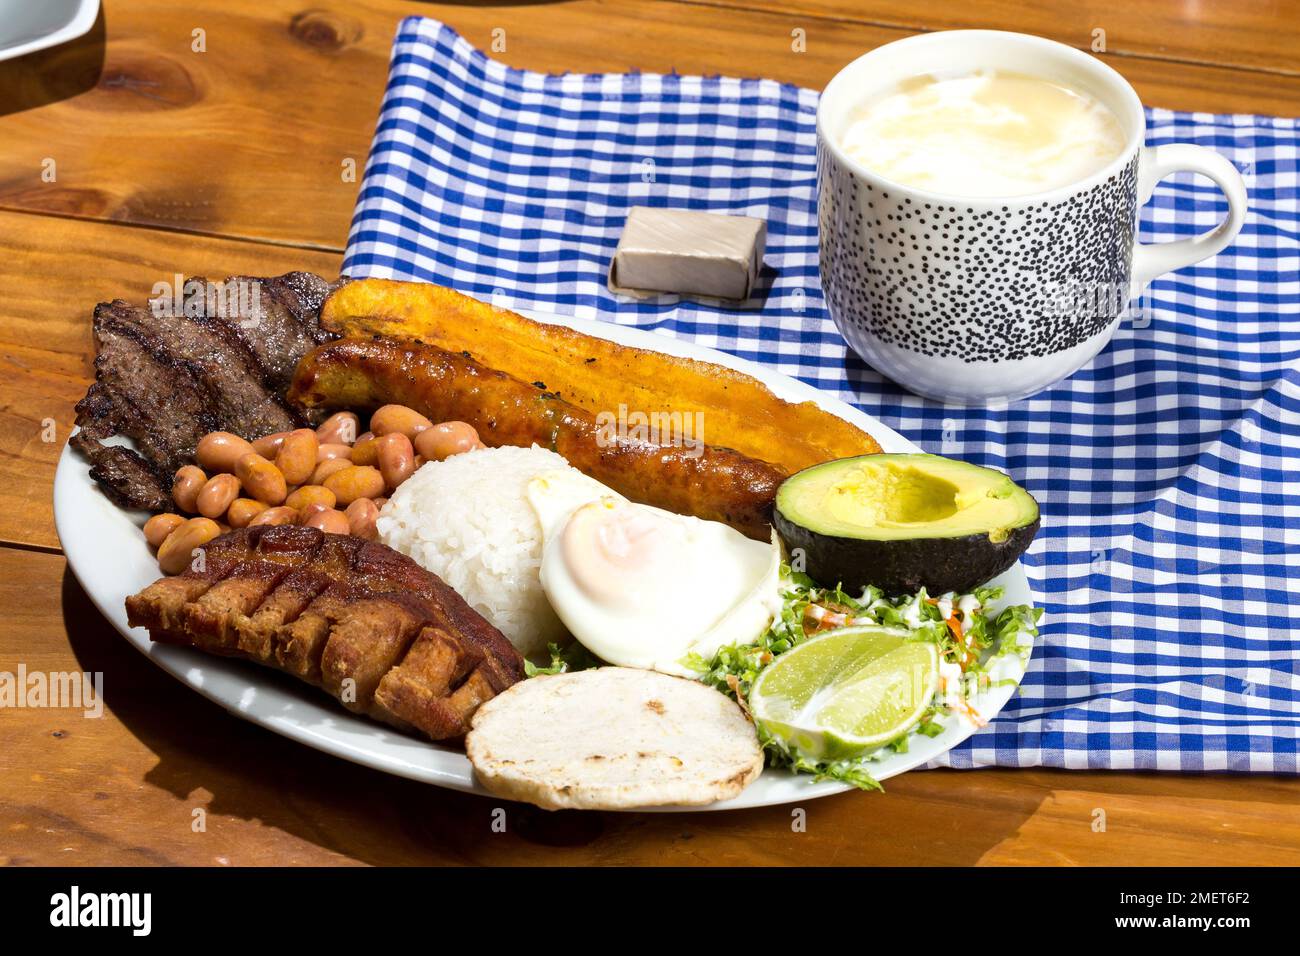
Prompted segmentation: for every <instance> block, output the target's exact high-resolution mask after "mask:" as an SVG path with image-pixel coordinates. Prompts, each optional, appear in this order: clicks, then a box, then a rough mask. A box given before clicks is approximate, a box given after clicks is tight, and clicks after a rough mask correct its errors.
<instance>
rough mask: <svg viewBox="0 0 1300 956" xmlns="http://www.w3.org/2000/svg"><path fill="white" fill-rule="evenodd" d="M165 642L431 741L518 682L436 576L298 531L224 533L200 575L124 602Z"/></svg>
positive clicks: (484, 631)
mask: <svg viewBox="0 0 1300 956" xmlns="http://www.w3.org/2000/svg"><path fill="white" fill-rule="evenodd" d="M126 610H127V617H128V619H129V621H130V623H131V625H132V626H133V627H135V626H140V627H145V628H148V630H149V636H150V637H151V638H152V639H153V640H155V641H160V642H163V643H168V644H181V645H185V646H189V647H196V648H199V649H200V650H204V651H208V652H210V653H213V654H222V655H226V656H230V657H241V658H245V659H248V660H253V661H257V662H258V663H260V664H266V665H268V666H270V667H276V668H279V669H280V670H284V671H287V672H288V673H290V674H293V675H294V676H296V677H298V678H301V679H302V680H305V681H307V682H308V683H309V684H314V685H315V686H317V687H320V688H321V689H322V690H325V691H327V692H328V693H330V694H332V695H333V696H334V697H335V698H336V699H338V700H339V701H340V702H341V703H342V704H343V705H344V706H345V707H347V708H348V709H349V710H352V711H355V712H356V713H360V714H366V715H368V716H370V717H373V718H375V719H376V720H382V721H384V722H385V723H388V724H392V725H393V726H395V727H399V728H401V729H403V730H414V731H418V732H419V733H422V734H424V735H425V736H427V737H430V738H432V739H434V740H443V739H446V738H450V737H459V736H461V735H462V734H464V733H465V732H466V731H467V730H468V729H469V718H470V717H471V716H472V715H473V713H474V711H475V709H477V707H478V705H479V704H481V703H483V702H484V701H486V700H489V699H491V698H492V697H494V696H496V695H497V694H498V693H500V692H501V691H503V690H505V689H506V688H507V687H509V686H510V685H511V684H514V683H516V682H517V681H520V680H522V679H523V677H524V666H523V659H522V658H521V657H520V656H519V652H518V651H516V650H515V648H514V647H513V646H512V645H511V644H510V642H509V641H508V640H507V639H506V638H505V636H504V635H503V634H501V632H500V631H498V630H497V629H496V628H495V627H493V626H492V625H491V624H489V623H488V622H487V621H486V620H484V619H483V618H482V617H481V616H480V615H479V614H478V613H477V612H475V611H474V610H473V609H472V608H471V607H470V606H469V605H468V604H466V603H465V601H464V600H463V599H462V598H461V597H460V596H459V595H458V594H456V592H455V591H453V590H452V589H451V588H450V587H448V586H447V585H446V584H444V583H443V582H442V581H441V580H440V579H439V578H438V577H437V576H435V575H433V574H430V573H429V572H428V571H425V570H424V569H423V568H421V567H420V566H419V565H417V564H416V563H415V562H414V561H412V560H411V559H409V558H407V557H406V556H404V555H402V554H399V553H397V552H396V551H394V550H392V549H391V548H388V547H385V546H384V545H382V544H377V543H374V542H367V541H364V540H362V539H361V538H355V537H351V536H348V535H339V534H325V533H323V532H321V531H318V530H316V529H314V528H307V527H300V526H295V525H281V526H262V527H254V528H242V529H240V530H238V531H231V532H229V533H227V534H224V535H222V536H221V537H219V538H216V539H215V540H213V541H212V542H211V543H210V544H208V545H207V546H206V548H205V553H204V565H203V570H202V571H194V570H192V569H191V570H189V571H186V572H185V574H183V575H181V576H180V577H167V578H162V579H160V580H158V581H155V582H154V583H153V584H151V585H149V587H147V588H145V589H144V590H143V591H141V592H140V593H139V594H135V595H132V596H131V597H128V598H127V599H126Z"/></svg>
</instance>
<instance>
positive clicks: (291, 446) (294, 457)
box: [275, 428, 320, 485]
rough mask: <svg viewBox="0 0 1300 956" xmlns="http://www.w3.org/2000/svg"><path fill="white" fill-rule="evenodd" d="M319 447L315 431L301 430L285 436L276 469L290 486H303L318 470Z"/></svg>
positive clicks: (277, 458)
mask: <svg viewBox="0 0 1300 956" xmlns="http://www.w3.org/2000/svg"><path fill="white" fill-rule="evenodd" d="M319 447H320V443H319V442H317V441H316V432H315V431H314V430H312V429H310V428H299V429H297V430H295V431H291V432H289V434H287V435H285V436H284V441H283V442H281V443H280V450H279V451H278V452H276V453H275V467H276V468H278V469H280V474H282V475H284V480H285V481H287V482H288V483H289V484H291V485H301V484H302V483H303V482H304V481H306V480H307V479H308V478H310V477H311V473H312V472H313V471H315V470H316V450H317V448H319Z"/></svg>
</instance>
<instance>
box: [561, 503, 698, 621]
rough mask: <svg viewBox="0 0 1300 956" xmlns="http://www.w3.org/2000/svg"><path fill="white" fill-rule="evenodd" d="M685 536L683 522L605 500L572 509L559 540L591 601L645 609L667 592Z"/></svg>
mask: <svg viewBox="0 0 1300 956" xmlns="http://www.w3.org/2000/svg"><path fill="white" fill-rule="evenodd" d="M685 537H686V535H685V530H684V529H683V528H682V527H681V525H679V524H677V523H675V522H673V521H670V520H666V519H665V518H664V517H663V516H661V515H659V514H657V513H655V512H654V511H651V510H648V509H643V508H638V507H637V506H635V505H629V504H627V503H626V502H618V501H615V500H613V499H610V498H603V499H601V500H600V501H593V502H591V503H590V504H586V505H583V506H582V507H580V508H578V509H577V510H576V511H574V512H573V514H572V515H571V516H570V517H569V520H568V523H567V524H566V525H565V528H564V532H563V536H562V538H561V543H560V544H561V553H562V554H563V560H564V564H565V567H566V568H567V570H568V572H569V576H570V578H571V579H572V580H573V581H574V583H576V584H577V585H578V587H579V588H581V589H582V591H583V592H584V593H585V594H586V595H587V596H588V597H589V598H591V600H593V601H596V602H598V603H600V604H602V605H605V606H607V607H621V608H632V607H637V608H640V607H649V606H653V605H654V604H656V603H657V602H658V601H659V600H660V599H661V598H662V596H663V593H664V592H665V591H666V590H668V588H669V586H670V582H671V578H672V576H673V575H672V572H673V554H674V552H675V551H679V549H680V548H681V547H682V546H683V545H685V543H686V541H685Z"/></svg>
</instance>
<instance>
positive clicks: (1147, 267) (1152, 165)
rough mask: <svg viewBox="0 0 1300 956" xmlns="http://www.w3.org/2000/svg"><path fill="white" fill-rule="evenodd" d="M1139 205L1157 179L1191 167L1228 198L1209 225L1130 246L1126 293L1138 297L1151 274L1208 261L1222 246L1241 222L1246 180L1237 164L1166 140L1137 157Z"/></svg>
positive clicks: (1234, 232) (1144, 200) (1211, 152)
mask: <svg viewBox="0 0 1300 956" xmlns="http://www.w3.org/2000/svg"><path fill="white" fill-rule="evenodd" d="M1138 170H1139V173H1138V206H1139V207H1141V206H1144V205H1146V203H1147V200H1149V199H1150V198H1151V194H1152V193H1153V192H1155V188H1156V183H1158V182H1160V180H1162V179H1164V178H1165V177H1166V176H1169V175H1172V174H1173V173H1177V172H1184V171H1190V172H1194V173H1200V174H1201V175H1203V176H1207V177H1209V179H1210V180H1212V181H1213V182H1214V185H1216V186H1218V187H1219V189H1221V190H1222V191H1223V195H1224V196H1225V197H1227V200H1228V217H1227V218H1226V219H1224V220H1223V222H1221V223H1219V224H1218V225H1217V226H1215V227H1214V228H1213V229H1210V230H1209V231H1207V232H1203V233H1201V234H1200V235H1199V236H1193V237H1192V238H1191V239H1177V240H1174V241H1172V242H1143V243H1138V244H1137V245H1135V246H1134V248H1133V279H1132V283H1131V286H1130V297H1131V298H1137V297H1138V296H1139V295H1141V294H1142V292H1143V290H1144V289H1146V287H1147V284H1148V283H1150V281H1151V280H1152V279H1154V278H1155V277H1156V276H1161V275H1164V274H1165V273H1166V272H1173V271H1174V270H1175V269H1181V268H1183V267H1184V266H1190V265H1192V263H1195V262H1200V261H1201V260H1202V259H1208V258H1209V257H1210V256H1212V255H1215V254H1216V253H1218V252H1219V251H1221V250H1222V249H1223V248H1224V247H1225V246H1227V245H1228V244H1229V243H1230V242H1232V240H1233V239H1236V238H1237V233H1239V232H1241V226H1242V223H1244V222H1245V221H1246V183H1245V181H1244V180H1243V179H1242V178H1241V173H1240V172H1238V171H1237V167H1236V166H1234V165H1232V163H1231V162H1229V161H1228V160H1227V159H1226V158H1225V157H1223V156H1221V155H1220V154H1219V153H1216V152H1215V151H1214V150H1212V149H1208V148H1207V147H1204V146H1193V145H1192V144H1191V143H1170V144H1168V145H1166V146H1154V147H1146V146H1144V147H1143V148H1142V157H1141V158H1140V159H1139V160H1138Z"/></svg>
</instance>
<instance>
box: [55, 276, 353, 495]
mask: <svg viewBox="0 0 1300 956" xmlns="http://www.w3.org/2000/svg"><path fill="white" fill-rule="evenodd" d="M333 287H334V286H332V285H331V284H330V283H328V282H326V281H325V280H324V279H322V278H320V277H319V276H316V275H312V274H311V273H307V272H290V273H286V274H285V275H282V276H276V277H273V278H253V277H249V276H231V277H230V278H228V279H226V280H225V282H221V283H210V282H208V281H207V280H206V279H201V278H195V279H190V280H188V281H187V282H186V283H185V288H186V290H187V291H186V294H185V296H184V298H183V299H182V301H181V302H180V303H177V304H175V305H173V306H172V307H171V308H168V309H164V308H161V307H159V308H155V307H154V306H155V303H151V304H150V305H149V306H148V307H141V306H135V305H131V304H130V303H127V302H124V301H122V300H121V299H117V300H115V301H113V302H101V303H100V304H99V305H97V306H96V307H95V318H94V335H95V383H94V384H93V385H92V386H91V387H90V390H89V391H87V392H86V397H85V398H83V399H82V400H81V401H80V402H79V403H78V404H77V424H78V425H79V426H81V431H80V432H78V433H77V434H76V435H75V436H73V439H72V444H73V447H74V448H76V449H77V450H78V451H80V452H81V453H82V454H83V455H85V456H86V457H87V458H88V459H89V460H90V463H91V471H90V474H91V477H92V478H94V479H95V480H96V481H98V482H99V484H100V487H101V488H103V489H104V492H105V494H107V495H108V496H109V497H110V498H111V499H112V500H113V501H114V502H115V503H116V504H117V505H119V506H121V507H124V508H143V509H146V510H149V511H166V510H168V509H170V508H171V506H172V501H171V493H170V491H169V489H170V487H171V482H172V475H173V474H174V473H175V471H176V469H177V468H179V467H180V466H181V465H188V464H190V463H191V462H192V461H193V458H194V447H195V445H196V444H197V443H198V440H199V439H200V438H202V437H203V436H204V435H206V434H207V433H208V432H211V431H218V430H221V431H231V432H234V433H235V434H237V435H240V436H242V437H245V438H248V439H253V438H260V437H261V436H263V435H268V434H271V433H273V432H278V431H285V430H287V429H291V428H297V427H299V426H301V425H305V424H309V423H310V416H309V415H308V414H304V413H303V411H302V410H300V409H297V408H294V407H293V406H291V405H290V404H289V403H288V402H286V401H285V400H284V392H285V389H286V388H287V387H288V385H289V381H290V379H291V378H292V377H293V370H294V367H295V366H296V365H297V364H298V360H299V359H300V358H302V357H303V356H304V355H305V354H307V352H308V351H310V350H311V349H312V348H314V347H315V346H316V345H318V344H319V343H321V342H323V341H326V340H327V339H330V338H332V335H331V334H330V333H328V332H325V331H323V330H322V329H321V327H320V321H319V315H320V307H321V303H322V302H323V301H324V299H325V296H326V295H327V294H328V293H329V291H330V289H331V288H333ZM157 304H158V305H159V306H161V305H162V303H161V301H159V302H158V303H157ZM114 435H121V436H125V437H127V438H130V439H131V440H132V441H133V442H134V443H135V448H136V450H134V451H133V450H131V449H129V448H124V447H122V446H120V445H104V444H101V441H102V440H103V439H106V438H109V437H111V436H114Z"/></svg>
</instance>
